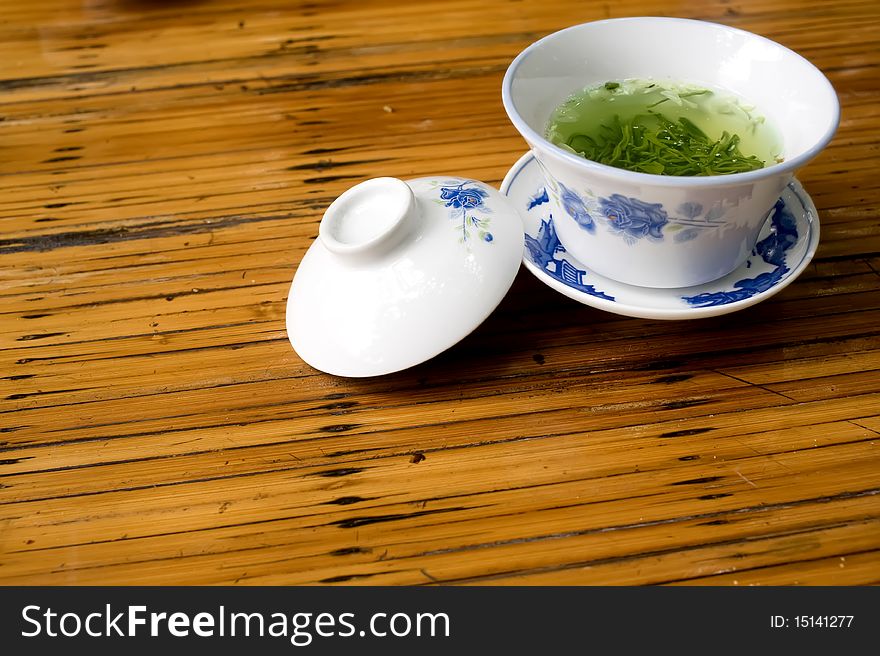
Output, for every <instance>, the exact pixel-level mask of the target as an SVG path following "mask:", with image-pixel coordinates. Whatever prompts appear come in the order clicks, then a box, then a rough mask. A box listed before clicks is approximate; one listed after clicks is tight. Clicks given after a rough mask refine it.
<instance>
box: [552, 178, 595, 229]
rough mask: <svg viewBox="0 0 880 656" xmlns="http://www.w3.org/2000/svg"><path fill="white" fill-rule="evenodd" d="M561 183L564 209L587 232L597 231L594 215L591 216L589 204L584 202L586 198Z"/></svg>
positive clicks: (561, 198)
mask: <svg viewBox="0 0 880 656" xmlns="http://www.w3.org/2000/svg"><path fill="white" fill-rule="evenodd" d="M558 184H559V189H560V190H561V191H560V200H561V201H562V207H563V209H564V210H565V211H566V212H568V215H569V216H570V217H571V218H573V219H574V220H575V221H576V222H577V224H578V225H579V226H580V227H581V228H583V229H584V230H586V231H587V232H593V233H595V232H596V223H595V222H594V221H593V217H591V216H590V213H589V212H588V211H587V206H586V204H585V203H584V199H583V198H581V197H580V196H578V195H577V194H576V193H575V192H573V191H572V190H571V189H569V188H568V187H566V186H565V185H564V184H562V183H561V182H560V183H558Z"/></svg>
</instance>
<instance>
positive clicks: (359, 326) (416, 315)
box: [287, 177, 524, 377]
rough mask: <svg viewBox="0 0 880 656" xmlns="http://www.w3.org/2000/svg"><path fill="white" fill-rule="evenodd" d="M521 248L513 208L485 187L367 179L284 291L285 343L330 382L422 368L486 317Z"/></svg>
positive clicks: (326, 220) (335, 207)
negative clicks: (334, 378)
mask: <svg viewBox="0 0 880 656" xmlns="http://www.w3.org/2000/svg"><path fill="white" fill-rule="evenodd" d="M523 244H524V240H523V226H522V222H521V219H520V217H519V215H518V214H517V212H516V210H515V209H514V208H513V207H512V206H511V205H510V204H509V201H508V200H507V198H506V197H505V196H503V195H501V193H500V192H498V191H497V190H495V189H494V188H492V187H490V186H489V185H486V184H484V183H482V182H478V181H476V180H467V179H463V178H454V177H436V178H418V179H415V180H407V181H405V182H404V181H402V180H398V179H396V178H374V179H371V180H367V181H366V182H362V183H360V184H358V185H355V186H354V187H352V188H351V189H349V190H347V191H346V192H345V193H343V194H342V195H341V196H339V198H337V199H336V200H335V201H333V203H332V204H331V205H330V206H329V207H328V208H327V211H326V212H325V214H324V217H323V219H322V220H321V225H320V228H319V230H318V238H317V239H316V240H315V243H314V244H312V246H311V247H310V248H309V250H308V251H307V252H306V254H305V256H304V257H303V259H302V262H301V263H300V265H299V268H298V269H297V271H296V275H295V276H294V278H293V284H292V285H291V287H290V295H289V297H288V301H287V336H288V338H289V339H290V343H291V344H292V345H293V348H294V349H295V350H296V352H297V353H298V354H299V356H300V357H301V358H302V359H303V360H305V361H306V362H307V363H308V364H310V365H311V366H313V367H315V368H316V369H319V370H321V371H324V372H327V373H330V374H335V375H338V376H352V377H360V376H376V375H380V374H386V373H391V372H394V371H399V370H401V369H406V368H407V367H411V366H413V365H416V364H419V363H420V362H424V361H425V360H428V359H429V358H432V357H433V356H435V355H437V354H439V353H441V352H442V351H445V350H446V349H447V348H449V347H450V346H452V345H454V344H456V343H458V342H459V341H460V340H461V339H462V338H464V337H465V336H466V335H468V334H469V333H470V332H471V331H473V330H474V329H475V328H476V327H477V326H479V325H480V324H481V323H482V322H483V320H484V319H486V317H488V316H489V314H491V312H492V311H493V310H494V309H495V307H496V306H497V305H498V304H499V303H500V302H501V299H502V298H504V295H505V294H506V293H507V291H508V289H510V286H511V285H512V284H513V279H514V278H515V277H516V273H517V271H518V270H519V265H520V262H521V261H522V256H523V247H524V246H523Z"/></svg>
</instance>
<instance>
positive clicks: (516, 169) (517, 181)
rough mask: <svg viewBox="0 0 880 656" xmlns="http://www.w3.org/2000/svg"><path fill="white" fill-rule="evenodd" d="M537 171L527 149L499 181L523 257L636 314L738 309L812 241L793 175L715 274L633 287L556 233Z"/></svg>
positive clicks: (554, 278) (812, 225) (815, 233)
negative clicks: (739, 253)
mask: <svg viewBox="0 0 880 656" xmlns="http://www.w3.org/2000/svg"><path fill="white" fill-rule="evenodd" d="M544 184H545V183H544V178H543V177H542V174H541V170H540V168H539V167H538V164H537V162H536V160H535V158H534V156H533V155H532V154H531V153H526V154H525V155H523V156H522V157H521V158H520V159H519V161H518V162H517V163H516V164H514V165H513V167H512V168H511V169H510V171H508V173H507V175H506V176H505V178H504V181H503V182H502V184H501V193H503V194H505V195H506V196H507V197H508V198H510V200H511V201H512V203H513V205H514V206H515V207H516V209H517V211H518V212H519V214H520V217H521V218H522V221H523V227H524V228H525V239H526V250H525V254H524V256H523V263H524V264H525V266H526V268H527V269H528V270H529V271H531V272H532V273H533V274H534V275H535V276H537V277H538V279H539V280H541V281H542V282H543V283H545V284H546V285H548V286H549V287H552V288H553V289H555V290H556V291H558V292H560V293H562V294H565V295H566V296H568V297H569V298H572V299H574V300H576V301H579V302H580V303H583V304H584V305H589V306H592V307H595V308H598V309H600V310H606V311H608V312H614V313H615V314H622V315H624V316H628V317H640V318H644V319H697V318H701V317H713V316H718V315H721V314H727V313H729V312H735V311H736V310H742V309H743V308H747V307H749V306H751V305H754V304H756V303H760V302H761V301H764V300H766V299H768V298H770V297H771V296H773V295H774V294H776V293H778V292H780V291H782V290H783V289H785V287H787V286H788V285H789V284H791V283H792V282H793V281H794V280H795V278H797V277H798V276H799V275H800V273H801V272H802V271H803V270H804V269H805V268H806V266H807V265H808V264H809V263H810V260H811V259H813V255H814V254H815V253H816V247H817V246H818V245H819V216H818V213H817V211H816V206H815V205H814V204H813V201H812V199H811V198H810V196H809V195H808V194H807V192H806V191H804V188H803V187H802V186H801V184H800V182H798V181H797V180H794V181H792V182H791V183H789V185H788V187H787V188H786V189H785V191H783V193H782V196H780V198H779V200H778V201H777V202H776V205H775V207H774V208H773V209H772V210H771V211H770V214H769V215H768V217H767V221H766V223H765V224H764V227H763V228H762V229H761V233H760V235H759V237H758V242H757V244H756V245H755V249H754V250H753V251H752V254H751V255H750V256H749V258H748V259H747V260H746V261H745V262H744V263H743V264H742V265H741V266H740V267H739V268H738V269H736V270H734V271H733V272H732V273H729V274H728V275H726V276H724V277H723V278H719V279H718V280H714V281H712V282H709V283H706V284H703V285H696V286H694V287H681V288H677V289H656V288H649V287H635V286H633V285H627V284H624V283H620V282H616V281H614V280H611V279H610V278H607V277H605V276H601V275H599V274H597V273H594V272H593V271H591V270H590V269H589V266H588V263H587V264H582V263H581V262H578V261H577V260H576V259H574V258H573V257H572V256H571V255H569V254H568V253H566V252H565V249H564V248H563V247H562V245H561V244H560V243H559V239H558V238H557V237H556V230H555V228H554V226H553V218H552V216H551V215H550V205H549V200H550V199H549V197H548V196H547V191H546V189H545V188H544Z"/></svg>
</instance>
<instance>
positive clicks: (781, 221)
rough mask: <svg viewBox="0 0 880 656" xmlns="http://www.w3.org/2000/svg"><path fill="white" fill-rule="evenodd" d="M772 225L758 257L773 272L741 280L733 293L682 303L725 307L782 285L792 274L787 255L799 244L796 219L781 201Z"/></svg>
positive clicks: (689, 298)
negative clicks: (785, 277) (785, 278)
mask: <svg viewBox="0 0 880 656" xmlns="http://www.w3.org/2000/svg"><path fill="white" fill-rule="evenodd" d="M770 223H771V230H770V234H769V235H768V236H767V237H765V238H764V239H762V240H761V241H759V242H758V243H757V244H756V245H755V254H756V255H760V256H761V259H762V260H763V261H764V262H766V263H767V264H771V265H773V267H774V268H773V269H772V270H771V271H765V272H764V273H760V274H758V275H757V276H755V277H753V278H744V279H742V280H738V281H736V282H735V283H733V289H731V290H727V291H717V292H704V293H702V294H697V295H696V296H682V299H684V301H685V302H687V303H688V304H689V305H692V306H694V307H710V306H713V305H726V304H728V303H735V302H736V301H742V300H744V299H747V298H751V297H752V296H754V295H755V294H760V293H762V292H766V291H767V290H769V289H771V288H772V287H773V286H775V285H776V284H777V283H779V281H780V280H782V278H783V276H785V274H786V273H788V271H789V268H788V266H787V265H786V263H785V252H786V251H787V250H788V249H790V248H791V247H792V246H794V245H795V244H796V243H797V240H798V231H797V222H796V219H795V217H794V215H793V214H792V213H791V211H790V210H789V209H788V208H787V207H786V206H785V202H784V201H783V200H782V199H781V198H780V199H779V200H778V201H776V205H775V207H774V208H773V214H772V217H771V219H770ZM747 266H751V262H748V263H747Z"/></svg>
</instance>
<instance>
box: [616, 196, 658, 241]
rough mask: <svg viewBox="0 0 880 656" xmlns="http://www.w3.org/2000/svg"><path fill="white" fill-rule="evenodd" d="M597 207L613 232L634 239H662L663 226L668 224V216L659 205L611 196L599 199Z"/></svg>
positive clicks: (636, 199)
mask: <svg viewBox="0 0 880 656" xmlns="http://www.w3.org/2000/svg"><path fill="white" fill-rule="evenodd" d="M599 206H600V207H601V210H602V215H603V216H604V217H605V219H607V221H608V224H609V225H610V226H611V228H612V229H613V230H615V231H618V232H622V233H624V234H625V236H628V237H631V238H634V239H642V238H643V237H648V238H650V239H655V240H660V239H663V226H665V225H666V224H667V223H669V216H668V215H667V214H666V212H665V211H664V210H663V205H661V204H660V203H646V202H644V201H641V200H639V199H638V198H627V197H626V196H622V195H620V194H612V195H611V196H610V197H609V198H600V199H599Z"/></svg>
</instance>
